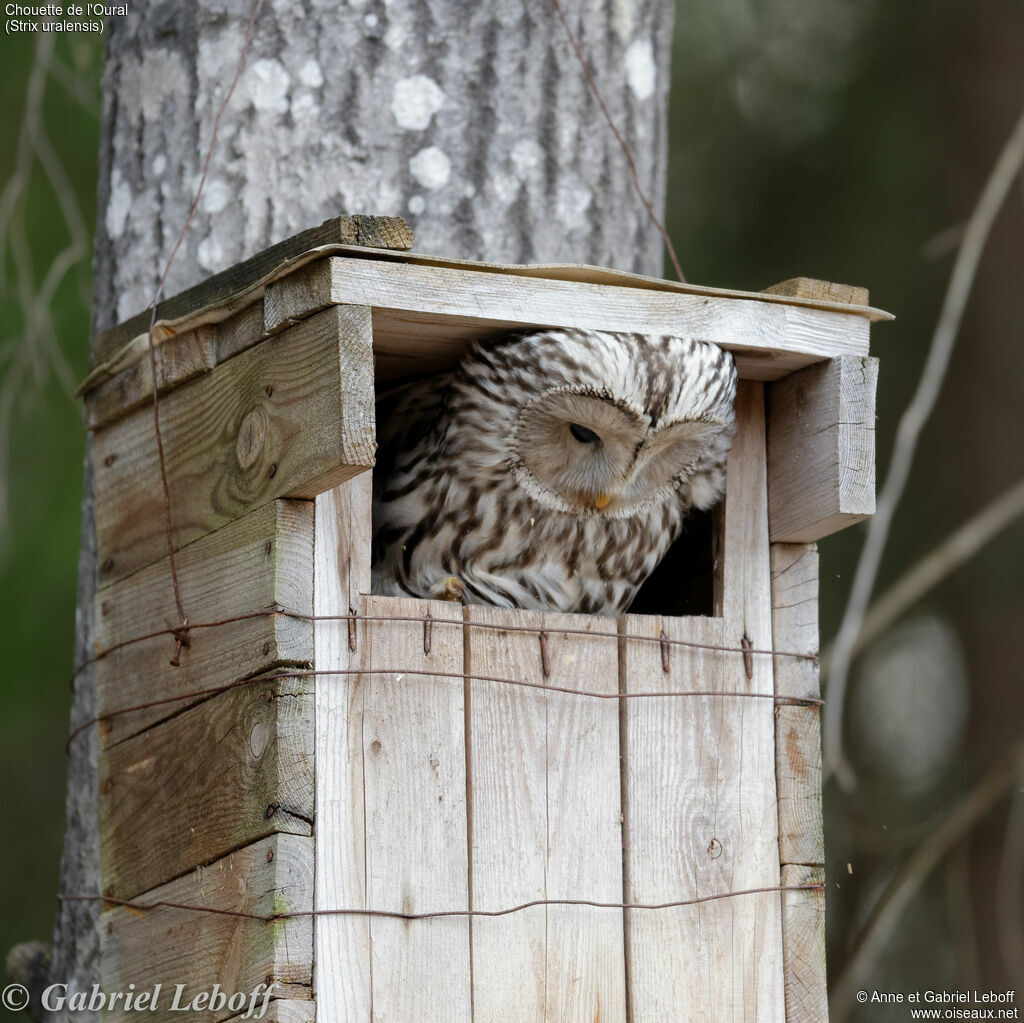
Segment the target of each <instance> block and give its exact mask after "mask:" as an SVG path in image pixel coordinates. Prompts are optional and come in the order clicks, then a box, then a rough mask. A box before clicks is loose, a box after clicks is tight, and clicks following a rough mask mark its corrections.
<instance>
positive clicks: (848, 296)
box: [764, 277, 870, 306]
mask: <svg viewBox="0 0 1024 1023" xmlns="http://www.w3.org/2000/svg"><path fill="white" fill-rule="evenodd" d="M764 291H765V294H767V295H788V296H791V297H794V298H810V299H814V300H815V301H819V302H841V303H843V304H844V305H861V306H866V305H867V304H868V300H869V298H870V295H869V293H868V289H867V288H860V287H857V285H855V284H835V283H833V282H832V281H819V280H817V279H816V278H814V277H791V278H790V279H789V280H788V281H779V283H778V284H773V285H772V286H771V287H769V288H765V289H764Z"/></svg>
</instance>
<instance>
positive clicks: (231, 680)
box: [83, 217, 885, 1023]
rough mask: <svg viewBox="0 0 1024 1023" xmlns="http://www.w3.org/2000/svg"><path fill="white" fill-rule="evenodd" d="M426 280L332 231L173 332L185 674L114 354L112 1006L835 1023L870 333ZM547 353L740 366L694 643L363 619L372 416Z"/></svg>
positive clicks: (102, 786)
mask: <svg viewBox="0 0 1024 1023" xmlns="http://www.w3.org/2000/svg"><path fill="white" fill-rule="evenodd" d="M410 246H411V237H410V236H409V233H408V228H406V227H405V225H404V223H403V222H402V221H399V220H389V219H387V218H350V217H342V218H340V219H338V220H334V221H329V222H327V223H326V224H324V225H323V226H322V227H321V228H317V229H315V230H313V231H307V232H305V233H304V234H302V235H299V236H297V237H296V238H293V239H290V240H289V241H288V242H284V243H282V244H281V245H278V246H275V247H274V248H272V249H270V250H268V251H267V252H265V253H262V254H261V255H260V256H257V257H255V258H254V259H252V260H249V261H248V262H246V263H243V264H241V265H239V266H237V267H234V268H233V269H231V270H229V271H227V272H225V273H224V274H220V275H218V276H217V277H215V278H212V279H211V280H209V281H207V282H205V283H204V284H202V285H200V286H198V287H197V288H193V289H191V290H190V291H188V292H185V293H183V294H182V295H180V296H177V297H176V298H173V299H168V300H167V301H166V302H164V303H163V304H162V306H161V307H160V310H159V323H158V326H157V329H156V331H155V335H154V336H155V340H156V342H157V343H156V345H155V358H156V377H157V380H158V384H159V421H160V428H161V435H162V442H163V452H164V461H165V466H166V477H167V484H168V490H169V494H170V516H171V537H172V540H173V545H174V548H175V550H176V557H175V561H176V568H177V578H178V582H179V586H180V598H181V607H182V609H183V611H184V613H185V614H186V615H187V617H188V621H189V625H190V628H189V629H188V630H187V631H180V630H179V631H178V632H177V634H176V635H175V634H172V633H170V632H169V631H168V630H169V629H170V628H175V629H177V628H178V627H179V624H180V622H179V619H178V615H177V611H176V609H175V600H174V593H173V589H172V583H171V576H170V570H169V569H170V565H169V558H168V551H167V534H166V531H165V520H164V498H163V491H162V485H161V474H160V466H159V458H158V453H157V444H156V437H155V432H154V417H153V408H152V404H153V395H152V386H151V379H152V378H151V375H150V363H149V354H148V348H147V341H146V333H147V327H148V315H147V316H144V317H141V318H136V319H135V320H132V321H130V322H128V323H126V324H123V325H121V326H120V327H118V328H115V329H114V330H113V331H110V332H108V333H107V334H104V335H101V336H100V337H98V338H97V339H96V343H95V353H94V356H95V365H96V367H97V368H96V369H94V371H93V373H92V375H91V376H90V378H89V380H88V381H87V382H86V384H85V385H83V392H84V394H85V410H86V422H87V426H88V427H89V428H90V429H92V430H93V431H94V448H93V450H94V463H95V502H96V542H97V549H98V564H99V574H100V589H99V595H98V597H97V602H96V630H97V653H98V654H99V655H100V657H99V660H98V661H97V662H96V665H95V670H96V685H97V692H98V707H99V710H98V713H99V715H100V722H99V741H100V749H101V752H100V759H99V774H100V778H99V791H100V796H99V799H100V827H101V841H102V875H103V893H104V895H105V896H106V897H107V898H108V899H110V900H111V901H109V902H107V903H106V904H105V906H104V910H103V913H102V917H101V921H102V932H101V933H102V987H103V989H104V990H105V991H122V990H126V989H127V987H128V985H129V984H135V985H136V988H137V989H138V990H142V989H144V988H152V987H153V985H155V984H157V983H160V984H162V985H163V988H162V995H161V997H160V1009H159V1011H156V1012H150V1013H149V1018H151V1019H161V1020H162V1019H167V1020H172V1019H180V1018H181V1016H180V1014H179V1013H176V1012H171V1011H169V1007H170V1005H171V1001H172V997H171V996H172V994H173V993H174V989H175V987H176V985H179V984H185V985H187V990H186V991H185V992H184V994H183V996H182V997H183V998H191V997H192V996H193V995H196V994H198V993H200V992H203V991H206V992H211V991H213V990H214V985H215V984H216V985H219V986H220V990H221V991H223V992H225V993H226V994H232V993H245V992H251V991H252V990H254V989H256V988H257V986H258V985H259V984H261V983H270V982H273V984H274V991H273V997H274V1000H273V1001H272V1002H271V1003H270V1006H271V1007H270V1011H269V1013H268V1015H267V1016H266V1017H265V1018H267V1019H276V1020H281V1021H289V1023H298V1021H306V1020H310V1021H311V1020H314V1019H316V1020H318V1021H319V1023H342V1021H352V1023H362V1021H367V1023H369V1021H370V1020H371V1019H373V1020H388V1021H392V1020H393V1021H402V1023H419V1021H423V1023H436V1021H442V1020H443V1021H446V1023H447V1021H469V1020H476V1021H488V1023H497V1021H508V1023H520V1021H542V1020H548V1021H558V1023H564V1021H568V1020H579V1021H583V1020H586V1021H588V1023H589V1021H597V1020H600V1021H601V1023H624V1021H626V1020H631V1021H636V1023H663V1021H675V1020H681V1021H689V1020H715V1021H733V1020H757V1021H758V1023H771V1021H779V1023H781V1021H783V1020H788V1021H797V1020H806V1021H813V1023H820V1021H821V1020H823V1019H825V1017H826V1005H825V961H824V937H823V936H824V930H823V906H824V893H823V890H822V888H821V887H820V885H821V882H822V881H823V873H824V868H823V862H824V855H823V843H822V830H821V808H820V791H819V780H820V779H819V774H820V748H819V720H818V711H819V707H818V706H817V705H816V704H815V703H814V700H815V699H816V698H817V696H818V671H817V663H816V660H815V655H816V653H817V649H818V630H817V554H816V550H815V547H814V541H816V540H818V539H819V538H820V537H822V536H825V535H827V534H829V533H832V532H834V531H835V530H837V529H840V528H842V527H843V526H844V525H846V524H848V523H851V522H856V521H858V520H860V519H862V518H864V517H865V516H867V515H870V514H871V512H872V511H873V510H874V442H873V427H874V390H875V379H876V363H875V360H873V359H871V358H869V357H868V330H869V326H870V323H871V321H872V320H877V319H880V318H883V317H884V316H885V314H882V313H879V312H878V311H876V310H873V309H871V308H869V307H867V305H866V301H867V293H866V292H863V291H861V290H859V289H855V288H844V287H842V286H837V285H828V284H823V283H822V282H818V281H810V280H805V279H800V280H797V281H787V282H786V283H785V284H782V285H777V286H776V287H774V288H770V289H768V290H767V291H766V292H762V293H757V294H749V293H742V292H732V291H722V290H718V289H711V288H699V287H693V286H680V285H674V284H670V283H668V282H664V281H656V280H651V279H647V278H640V277H636V276H634V275H630V274H624V273H618V272H614V271H611V270H597V269H594V268H590V267H576V266H557V267H530V268H524V267H516V266H495V265H491V264H484V263H472V262H464V261H460V260H447V259H442V258H435V257H428V256H421V255H416V254H412V253H408V252H405V251H398V250H402V249H407V248H409V247H410ZM542 326H544V327H547V326H560V327H582V328H593V329H606V330H616V331H635V332H641V333H648V334H659V333H674V334H682V335H691V336H695V337H697V338H700V339H705V340H710V341H714V342H716V343H717V344H719V345H721V346H723V347H725V348H728V349H730V350H731V351H732V352H733V353H734V355H735V358H736V362H737V365H738V367H739V374H740V377H741V378H742V379H741V383H740V388H739V394H738V398H737V420H738V423H739V429H738V433H737V436H736V439H735V442H734V445H733V449H732V452H731V454H730V456H729V463H728V492H727V496H726V498H725V501H724V505H723V507H722V509H721V510H720V512H719V513H717V514H716V516H715V517H714V521H713V523H712V528H711V530H710V532H709V533H708V534H707V537H708V538H707V544H708V545H709V548H708V563H709V564H710V565H711V566H712V568H713V572H712V573H711V579H712V581H711V583H710V584H709V586H710V589H709V591H708V594H706V595H705V596H706V602H707V607H706V608H705V609H704V611H705V613H702V614H698V615H685V614H684V615H679V614H673V613H670V612H671V610H672V609H671V608H669V607H667V606H666V607H664V608H662V609H660V610H661V613H651V614H629V615H626V616H624V617H623V618H621V619H619V620H615V619H611V618H603V617H591V616H585V615H562V614H541V613H535V612H527V611H510V610H503V609H498V608H490V607H479V606H470V607H466V608H463V607H460V606H459V605H458V604H451V603H439V602H428V601H421V600H412V599H398V598H393V597H382V596H375V595H373V594H372V593H371V592H370V535H371V521H370V497H369V495H370V479H371V469H372V467H373V460H374V385H375V383H377V384H379V383H380V382H382V381H390V380H395V379H399V378H405V377H410V376H416V375H420V374H423V373H428V372H432V371H436V370H439V369H443V368H445V367H447V366H449V365H451V363H452V362H453V360H455V359H456V358H457V357H458V356H459V354H460V352H462V351H464V350H465V348H466V346H467V345H468V344H469V342H470V341H471V340H472V339H475V338H479V337H491V336H494V337H497V336H500V335H501V334H502V333H504V332H506V331H508V330H510V329H523V328H530V327H542ZM698 532H699V531H698ZM648 609H650V610H652V611H654V612H658V611H659V608H658V607H656V606H654V607H650V608H648ZM153 633H157V635H151V634H153ZM145 636H150V638H143V639H139V637H145ZM773 651H774V654H773V653H772V652H773ZM171 661H174V662H176V663H175V664H172V663H170V662H171ZM495 680H510V681H511V682H512V683H514V684H503V683H502V682H500V681H495ZM523 683H525V685H524V684H523ZM564 690H586V691H587V692H588V693H589V694H590V695H580V694H578V693H576V694H574V693H570V692H565V691H564ZM644 694H664V695H657V696H649V698H643V697H644ZM673 694H675V695H673ZM680 694H686V695H680ZM750 694H754V695H750ZM748 696H749V698H747V697H748ZM602 697H604V698H602ZM787 698H789V699H787ZM126 708H135V709H132V710H128V711H127V712H125V711H126ZM581 901H582V902H584V903H586V904H579V903H580V902H581ZM124 902H128V903H132V905H123V904H122V903H124ZM154 903H160V905H156V906H154V905H153V904H154ZM167 903H173V904H174V905H167ZM666 903H669V904H672V905H670V906H668V907H667V908H651V907H659V906H661V907H664V904H666ZM527 904H530V905H527ZM142 906H149V907H152V908H140V907H142ZM524 907H525V908H524ZM624 907H625V908H624ZM210 910H214V911H217V912H210ZM467 910H471V911H472V914H467V913H466V911H467ZM449 911H454V912H453V913H451V915H435V916H432V915H430V914H443V913H448V912H449ZM504 911H509V912H504ZM402 914H405V916H402ZM421 914H427V916H426V917H422V916H420V915H421ZM488 914H491V915H488ZM266 917H273V918H274V919H272V920H266V919H263V918H266ZM237 1005H238V1003H237V1001H236V1003H235V1006H237ZM243 1011H244V1010H242V1009H235V1008H233V1007H231V1006H228V1007H222V1008H221V1009H220V1010H219V1011H215V1012H209V1011H206V1012H195V1013H193V1014H192V1015H190V1016H189V1017H188V1018H190V1019H210V1020H214V1019H217V1020H223V1019H227V1018H235V1017H238V1016H240V1015H241V1013H242V1012H243ZM107 1018H108V1019H111V1020H120V1019H125V1020H128V1019H130V1018H134V1016H133V1014H132V1013H126V1012H122V1011H120V1008H117V1009H114V1010H111V1011H110V1012H109V1013H108V1017H107Z"/></svg>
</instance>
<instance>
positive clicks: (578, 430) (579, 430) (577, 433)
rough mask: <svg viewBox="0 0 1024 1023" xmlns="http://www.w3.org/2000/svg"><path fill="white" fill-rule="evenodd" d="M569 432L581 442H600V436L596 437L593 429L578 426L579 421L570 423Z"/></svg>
mask: <svg viewBox="0 0 1024 1023" xmlns="http://www.w3.org/2000/svg"><path fill="white" fill-rule="evenodd" d="M569 432H570V433H571V434H572V435H573V436H574V437H575V438H576V439H577V440H578V441H579V442H580V443H581V444H600V443H601V438H600V437H598V435H597V434H596V433H594V431H593V430H588V429H587V428H586V427H585V426H580V424H579V423H570V424H569Z"/></svg>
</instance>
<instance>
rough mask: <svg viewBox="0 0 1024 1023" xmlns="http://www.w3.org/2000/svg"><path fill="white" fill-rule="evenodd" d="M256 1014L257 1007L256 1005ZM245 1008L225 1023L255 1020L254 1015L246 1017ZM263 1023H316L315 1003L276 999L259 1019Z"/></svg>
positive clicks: (306, 1000) (305, 1000)
mask: <svg viewBox="0 0 1024 1023" xmlns="http://www.w3.org/2000/svg"><path fill="white" fill-rule="evenodd" d="M256 1008H257V1012H258V1011H259V1006H258V1005H257V1007H256ZM247 1011H248V1006H246V1009H245V1011H243V1012H242V1013H241V1014H239V1015H238V1016H232V1017H231V1019H230V1020H228V1021H227V1023H242V1021H243V1020H244V1019H255V1018H256V1017H255V1015H252V1016H246V1015H245V1013H246V1012H247ZM260 1018H261V1019H262V1021H263V1023H316V1002H314V1001H313V1000H312V999H311V998H308V999H304V1000H301V1001H300V1000H299V999H283V998H281V999H278V1000H277V1001H271V1002H270V1003H269V1004H268V1006H267V1014H266V1015H265V1016H262V1017H260Z"/></svg>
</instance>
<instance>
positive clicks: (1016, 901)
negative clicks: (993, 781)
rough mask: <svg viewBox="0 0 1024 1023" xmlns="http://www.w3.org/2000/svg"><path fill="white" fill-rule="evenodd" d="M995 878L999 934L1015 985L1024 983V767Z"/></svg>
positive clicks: (1000, 948)
mask: <svg viewBox="0 0 1024 1023" xmlns="http://www.w3.org/2000/svg"><path fill="white" fill-rule="evenodd" d="M1016 780H1017V791H1016V793H1015V794H1014V798H1013V802H1012V803H1011V804H1010V813H1009V816H1008V818H1007V821H1006V836H1005V838H1004V840H1003V855H1002V858H1001V859H1000V861H999V874H998V876H997V879H996V891H997V892H998V893H999V899H998V901H997V902H996V933H997V935H998V937H999V951H1000V952H1001V953H1002V957H1003V965H1004V966H1005V967H1006V974H1007V977H1008V978H1009V980H1010V983H1012V984H1017V985H1019V984H1021V983H1024V765H1022V766H1021V768H1020V769H1019V770H1018V772H1017V779H1016Z"/></svg>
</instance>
